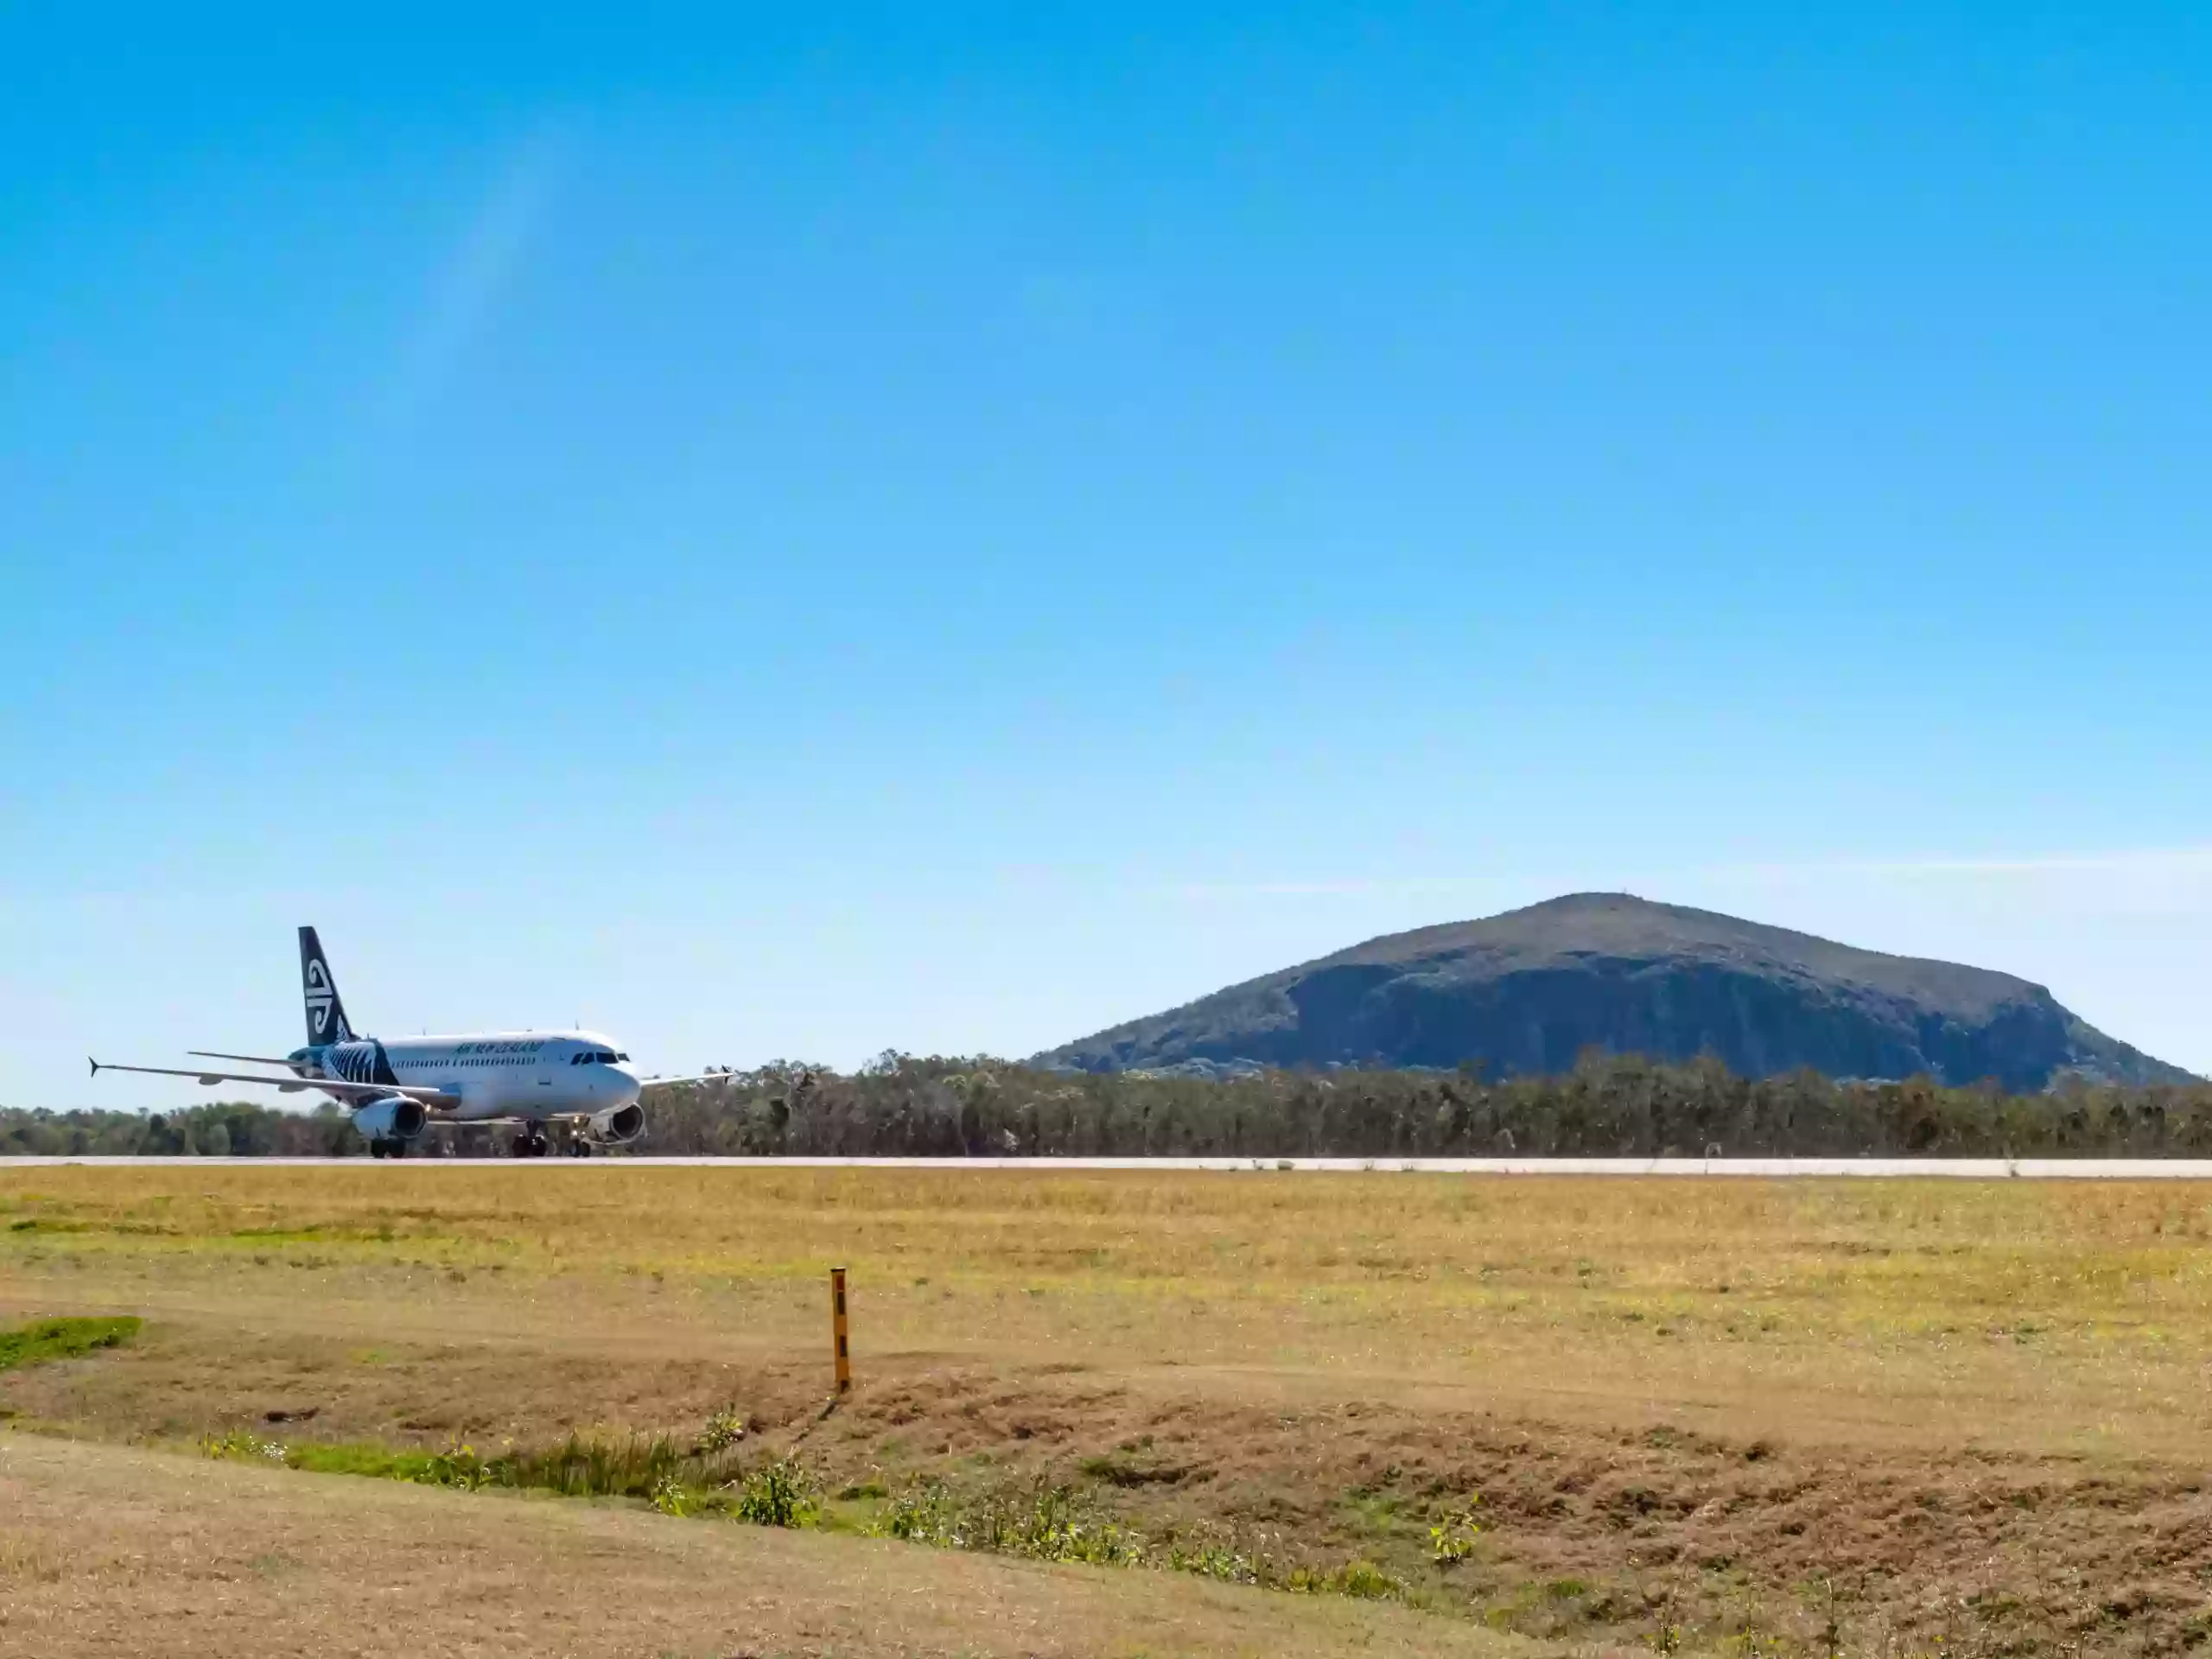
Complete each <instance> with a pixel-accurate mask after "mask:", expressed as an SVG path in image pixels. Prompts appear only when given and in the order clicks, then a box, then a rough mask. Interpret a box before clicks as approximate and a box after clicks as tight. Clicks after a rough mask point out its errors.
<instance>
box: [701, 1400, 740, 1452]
mask: <svg viewBox="0 0 2212 1659" xmlns="http://www.w3.org/2000/svg"><path fill="white" fill-rule="evenodd" d="M752 1428H753V1419H752V1416H751V1415H750V1414H748V1413H747V1412H745V1411H743V1410H741V1409H740V1408H738V1407H736V1406H724V1407H723V1408H721V1410H720V1411H718V1412H716V1413H715V1414H714V1415H713V1416H711V1417H709V1418H708V1419H707V1426H706V1427H704V1428H702V1429H701V1430H700V1431H699V1438H698V1440H696V1441H695V1442H693V1444H692V1447H691V1451H692V1454H693V1455H694V1456H695V1457H702V1458H709V1457H712V1456H713V1455H714V1454H715V1452H727V1451H728V1450H729V1448H730V1447H732V1446H735V1445H736V1444H737V1443H738V1442H739V1441H741V1440H743V1439H744V1438H745V1437H746V1435H747V1434H748V1433H751V1432H752Z"/></svg>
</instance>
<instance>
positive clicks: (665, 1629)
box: [0, 1435, 1546, 1659]
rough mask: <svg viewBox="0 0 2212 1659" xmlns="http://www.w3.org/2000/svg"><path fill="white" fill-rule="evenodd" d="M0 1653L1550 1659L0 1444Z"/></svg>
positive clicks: (1111, 1594) (1324, 1606)
mask: <svg viewBox="0 0 2212 1659" xmlns="http://www.w3.org/2000/svg"><path fill="white" fill-rule="evenodd" d="M0 1515H5V1516H9V1517H10V1519H9V1520H8V1521H7V1522H0V1652H4V1653H10V1654H22V1655H27V1656H28V1655H37V1656H40V1659H76V1656H85V1659H93V1656H99V1659H113V1656H125V1655H144V1656H159V1659H197V1656H207V1659H234V1656H238V1655H255V1656H274V1655H299V1656H318V1659H320V1656H329V1655H359V1656H365V1659H366V1656H379V1659H381V1656H402V1655H404V1656H410V1659H411V1656H416V1655H440V1656H443V1655H477V1656H487V1659H488V1656H496V1655H528V1656H532V1659H542V1656H547V1655H573V1656H597V1655H610V1656H611V1655H632V1654H634V1655H641V1656H644V1655H650V1656H669V1659H675V1656H686V1659H689V1656H698V1659H707V1656H720V1659H728V1656H735V1655H752V1656H758V1659H768V1656H770V1655H793V1656H796V1655H833V1654H837V1655H855V1656H858V1655H882V1656H893V1655H896V1656H915V1659H919V1656H925V1655H947V1656H950V1655H963V1656H974V1659H986V1656H990V1659H996V1656H1006V1659H1047V1656H1053V1659H1059V1656H1066V1659H1075V1656H1091V1655H1096V1656H1101V1659H1106V1656H1129V1659H1135V1656H1139V1655H1163V1656H1164V1655H1168V1654H1205V1655H1221V1656H1231V1655H1234V1656H1249V1659H1273V1656H1282V1659H1321V1656H1325V1655H1339V1654H1360V1655H1369V1656H1375V1659H1386V1656H1392V1655H1396V1656H1404V1659H1413V1656H1415V1655H1437V1656H1459V1659H1514V1656H1516V1655H1525V1656H1527V1659H1542V1655H1543V1654H1544V1652H1545V1651H1546V1649H1542V1648H1540V1647H1538V1646H1536V1645H1535V1644H1532V1643H1520V1642H1514V1641H1511V1640H1510V1639H1505V1638H1500V1637H1494V1636H1491V1635H1490V1634H1489V1633H1488V1632H1486V1631H1483V1630H1478V1629H1473V1628H1470V1627H1467V1626H1465V1625H1459V1624H1449V1623H1446V1622H1444V1621H1441V1620H1438V1619H1434V1618H1422V1617H1421V1616H1420V1615H1418V1614H1415V1613H1410V1612H1408V1611H1404V1610H1402V1609H1398V1608H1391V1607H1377V1606H1371V1605H1361V1604H1357V1603H1349V1602H1344V1601H1342V1600H1328V1601H1321V1600H1314V1599H1292V1598H1289V1597H1284V1596H1270V1595H1268V1594H1266V1593H1264V1592H1259V1591H1250V1590H1238V1589H1235V1588H1232V1587H1230V1586H1219V1585H1211V1584H1206V1583H1204V1582H1202V1581H1199V1580H1192V1579H1189V1578H1184V1577H1178V1576H1171V1575H1168V1574H1165V1573H1111V1572H1108V1571H1104V1570H1099V1569H1084V1568H1074V1567H1040V1566H1036V1565H1033V1564H1029V1563H1024V1562H1014V1561H1005V1560H993V1559H989V1558H985V1557H977V1556H967V1555H952V1554H944V1553H940V1552H935V1551H924V1550H918V1549H913V1548H906V1547H902V1546H900V1545H897V1544H889V1543H880V1542H876V1541H870V1540H865V1539H850V1538H834V1537H824V1536H822V1535H802V1534H796V1533H785V1532H772V1531H768V1530H765V1529H760V1528H753V1527H731V1526H703V1525H699V1524H696V1523H690V1522H682V1521H674V1520H670V1519H668V1518H666V1517H664V1516H656V1515H652V1514H650V1513H640V1512H638V1511H635V1510H628V1511H624V1510H613V1509H608V1508H605V1507H601V1506H598V1505H593V1504H585V1503H566V1502H559V1501H553V1502H530V1501H527V1500H523V1499H517V1498H512V1497H486V1496H478V1497H468V1496H463V1495H461V1494H458V1493H453V1492H444V1491H431V1490H426V1489H423V1488H421V1487H411V1486H404V1485H397V1484H391V1483H389V1482H382V1481H361V1480H349V1479H346V1478H344V1477H340V1476H315V1475H297V1474H287V1473H285V1472H283V1471H277V1470H273V1469H270V1470H262V1469H254V1468H245V1467H240V1466H238V1465H234V1464H221V1463H210V1462H205V1461H199V1460H194V1459H183V1458H176V1457H170V1456H163V1455H161V1454H158V1453H153V1452H143V1451H138V1450H136V1449H132V1448H126V1447H118V1446H84V1445H72V1444H68V1443H66V1442H60V1441H54V1440H38V1439H34V1438H31V1437H29V1436H23V1435H16V1436H12V1437H8V1438H5V1439H0Z"/></svg>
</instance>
